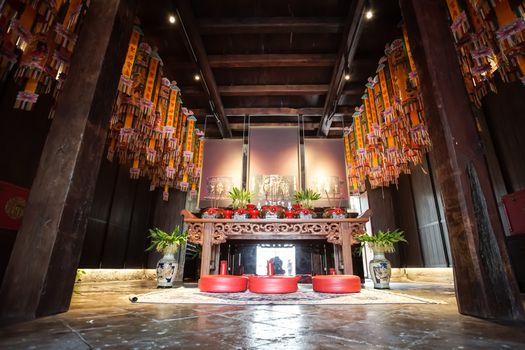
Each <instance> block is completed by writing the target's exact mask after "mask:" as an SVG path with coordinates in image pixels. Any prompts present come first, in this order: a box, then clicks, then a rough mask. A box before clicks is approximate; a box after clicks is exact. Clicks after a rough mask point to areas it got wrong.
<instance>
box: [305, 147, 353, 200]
mask: <svg viewBox="0 0 525 350" xmlns="http://www.w3.org/2000/svg"><path fill="white" fill-rule="evenodd" d="M304 158H305V177H306V188H311V189H314V190H316V191H317V192H319V193H321V195H322V199H321V200H319V201H317V202H316V206H320V207H328V206H343V207H346V206H348V188H347V184H346V170H345V153H344V143H343V139H305V140H304ZM327 192H328V196H329V198H330V201H329V200H327V196H326V193H327Z"/></svg>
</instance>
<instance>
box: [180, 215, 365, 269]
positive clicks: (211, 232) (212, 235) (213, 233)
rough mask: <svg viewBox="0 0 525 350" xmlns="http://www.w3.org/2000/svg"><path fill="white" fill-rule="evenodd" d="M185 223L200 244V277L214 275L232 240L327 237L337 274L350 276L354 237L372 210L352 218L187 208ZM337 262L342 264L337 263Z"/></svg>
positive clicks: (193, 237)
mask: <svg viewBox="0 0 525 350" xmlns="http://www.w3.org/2000/svg"><path fill="white" fill-rule="evenodd" d="M181 214H182V216H183V217H184V222H185V223H186V224H187V226H188V233H189V234H188V240H189V241H190V242H192V243H195V244H200V245H201V246H202V256H201V276H204V275H209V274H217V273H218V270H219V246H220V244H221V243H225V242H226V240H231V239H253V240H298V239H326V240H327V241H328V242H329V243H333V244H334V245H336V246H338V247H339V248H340V249H337V250H336V266H337V267H339V266H340V268H336V271H337V273H338V274H339V273H344V274H345V275H352V274H353V269H352V243H354V240H353V237H354V236H355V235H359V234H361V233H364V232H365V231H366V229H365V224H366V223H367V222H368V220H369V219H370V216H371V214H372V212H371V211H370V210H367V211H366V212H365V213H363V215H361V216H360V217H358V218H355V219H308V220H301V219H246V220H233V219H200V218H198V217H196V216H195V215H193V214H192V213H190V212H189V211H187V210H183V211H182V212H181ZM337 252H339V253H337ZM338 261H340V262H341V263H339V264H338V263H337V262H338Z"/></svg>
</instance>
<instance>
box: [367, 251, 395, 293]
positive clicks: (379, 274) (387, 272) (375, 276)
mask: <svg viewBox="0 0 525 350" xmlns="http://www.w3.org/2000/svg"><path fill="white" fill-rule="evenodd" d="M369 266H370V274H371V275H372V281H373V282H374V288H376V289H390V276H391V274H392V267H391V265H390V261H388V259H387V258H385V252H384V251H378V250H374V258H373V259H372V260H371V261H370V264H369Z"/></svg>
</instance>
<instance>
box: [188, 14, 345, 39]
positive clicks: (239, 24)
mask: <svg viewBox="0 0 525 350" xmlns="http://www.w3.org/2000/svg"><path fill="white" fill-rule="evenodd" d="M198 24H199V29H200V33H201V34H202V35H223V34H261V33H290V32H294V33H333V34H337V33H341V32H342V31H343V29H344V24H345V18H339V17H325V18H307V17H303V18H301V17H260V18H259V17H250V18H219V19H216V18H213V19H211V18H210V19H201V20H199V21H198Z"/></svg>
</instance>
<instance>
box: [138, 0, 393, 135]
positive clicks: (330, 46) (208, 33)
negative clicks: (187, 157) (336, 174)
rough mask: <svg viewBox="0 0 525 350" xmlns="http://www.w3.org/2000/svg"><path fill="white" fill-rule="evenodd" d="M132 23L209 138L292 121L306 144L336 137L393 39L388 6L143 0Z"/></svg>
mask: <svg viewBox="0 0 525 350" xmlns="http://www.w3.org/2000/svg"><path fill="white" fill-rule="evenodd" d="M368 9H372V10H373V13H374V16H373V18H372V19H371V20H367V19H366V18H365V17H364V13H365V12H366V11H367V10H368ZM170 15H174V16H175V17H176V22H175V23H174V24H170V23H169V22H168V17H169V16H170ZM138 18H139V20H140V23H141V27H142V29H143V30H144V33H145V37H146V40H147V41H148V42H149V43H150V44H151V45H152V46H154V47H157V49H158V51H159V54H160V57H161V58H162V60H163V62H164V71H165V74H166V76H167V77H169V78H170V79H175V80H176V81H177V83H178V85H179V86H180V88H181V90H182V97H183V101H184V105H185V106H187V107H188V108H190V109H191V110H193V111H194V112H195V114H196V116H197V119H198V122H197V123H198V124H199V126H200V127H201V128H204V124H205V123H206V136H207V137H212V138H213V137H231V136H232V137H241V136H242V134H243V128H244V125H245V122H248V120H249V122H250V125H277V124H283V125H295V124H297V122H298V119H299V116H301V118H303V119H304V127H305V136H311V137H317V136H319V137H324V136H328V137H340V136H341V135H342V129H343V123H344V125H346V126H348V125H349V124H350V123H351V121H352V118H351V115H352V113H353V111H354V108H355V106H357V105H359V104H360V103H361V95H362V93H363V90H364V84H365V83H366V81H367V78H368V77H369V76H371V75H373V74H374V73H375V69H376V67H377V62H378V60H379V58H380V57H381V56H382V55H383V51H384V47H385V44H386V43H389V42H391V41H392V40H394V39H395V38H397V37H400V36H401V31H400V29H399V28H398V25H399V22H400V20H401V15H400V11H399V6H398V3H397V1H394V0H387V1H384V0H376V1H364V0H321V1H320V0H178V1H162V0H149V1H144V0H143V1H141V2H140V6H139V12H138ZM347 72H349V73H350V80H348V81H346V80H344V78H343V76H344V74H345V73H347ZM195 74H199V76H200V77H201V79H200V80H199V81H196V80H195V79H194V75H195Z"/></svg>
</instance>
